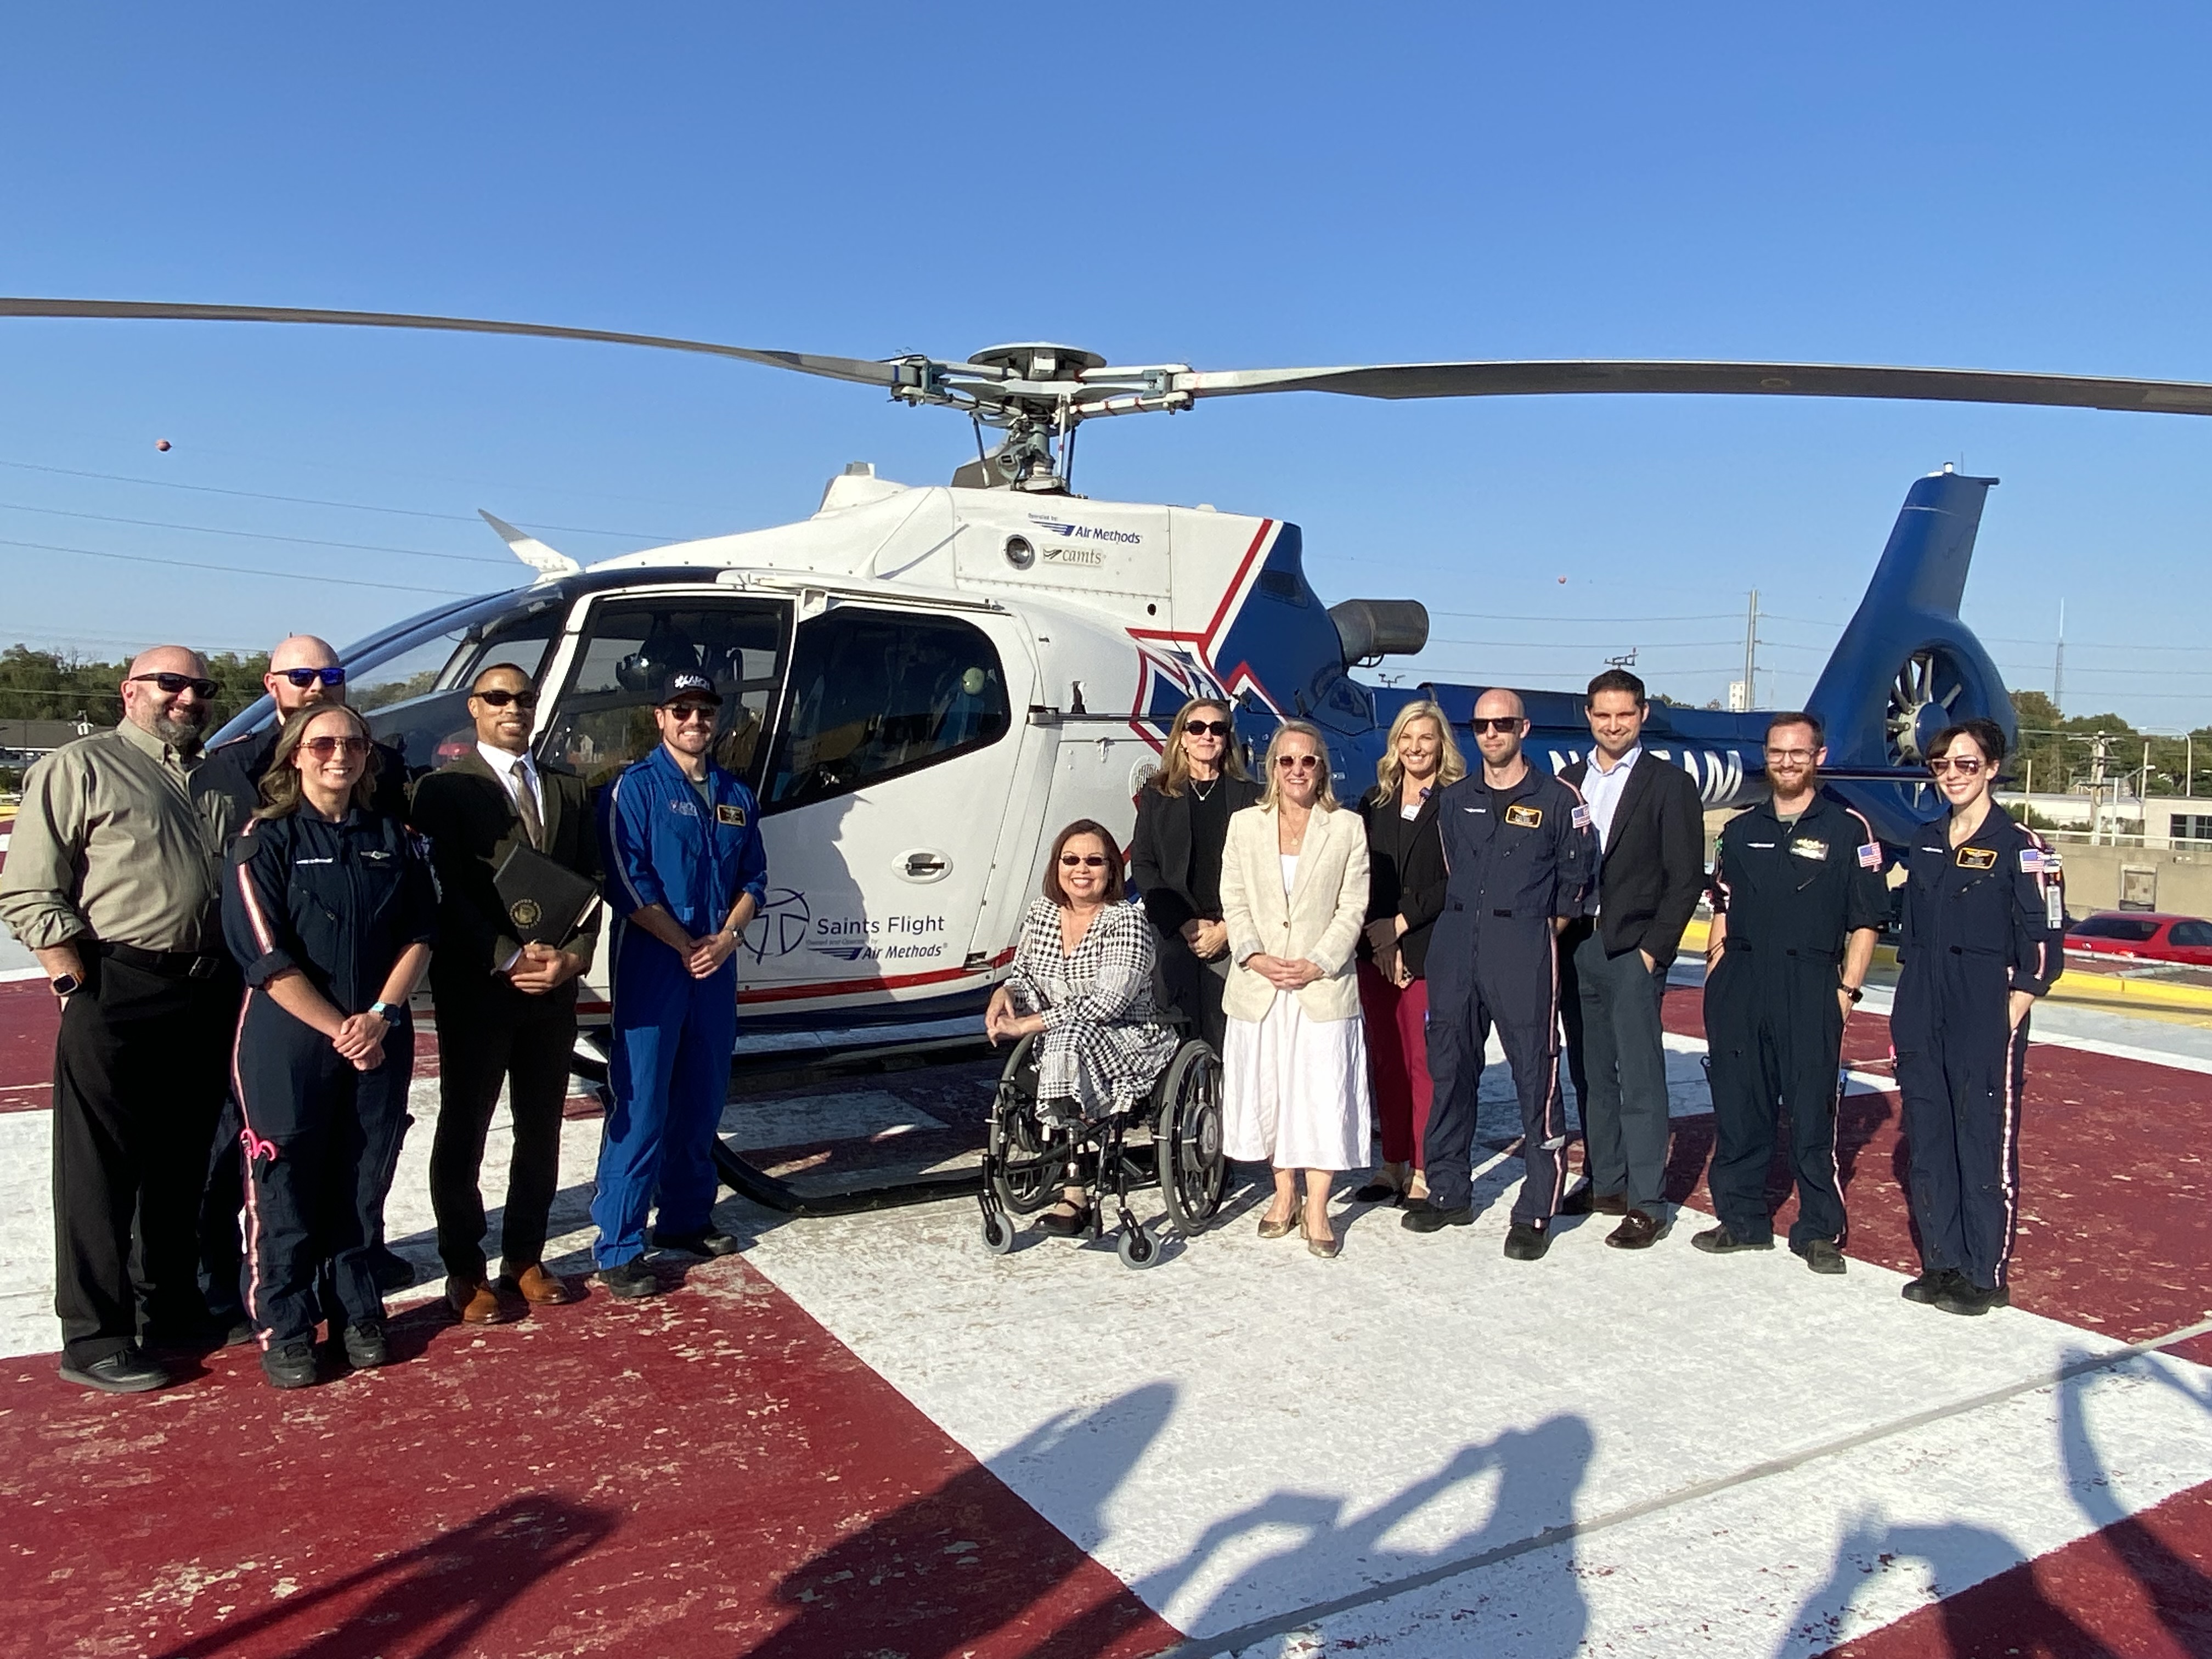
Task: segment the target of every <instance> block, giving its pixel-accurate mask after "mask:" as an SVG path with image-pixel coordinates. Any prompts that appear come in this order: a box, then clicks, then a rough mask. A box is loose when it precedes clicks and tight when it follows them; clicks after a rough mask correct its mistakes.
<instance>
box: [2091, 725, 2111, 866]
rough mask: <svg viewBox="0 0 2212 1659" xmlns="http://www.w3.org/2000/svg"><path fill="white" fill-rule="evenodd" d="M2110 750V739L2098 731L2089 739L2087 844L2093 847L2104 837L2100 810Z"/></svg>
mask: <svg viewBox="0 0 2212 1659" xmlns="http://www.w3.org/2000/svg"><path fill="white" fill-rule="evenodd" d="M2111 752H2112V740H2111V739H2110V738H2107V737H2106V735H2105V734H2104V733H2103V732H2098V733H2097V734H2096V735H2095V736H2094V737H2093V738H2090V739H2089V844H2090V845H2091V846H2092V847H2094V846H2095V845H2096V844H2097V843H2098V842H2100V841H2102V840H2103V839H2104V837H2103V836H2102V835H2101V834H2100V830H2102V829H2103V828H2104V813H2103V812H2102V811H2100V808H2101V807H2102V806H2103V805H2104V799H2105V761H2106V757H2108V756H2109V755H2110V754H2111Z"/></svg>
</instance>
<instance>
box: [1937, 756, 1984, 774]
mask: <svg viewBox="0 0 2212 1659" xmlns="http://www.w3.org/2000/svg"><path fill="white" fill-rule="evenodd" d="M1987 764H1989V763H1988V762H1986V761H1984V760H1982V759H1980V758H1979V757H1976V756H1972V755H1969V756H1966V757H1965V758H1963V759H1960V760H1953V759H1952V758H1951V757H1949V756H1948V755H1945V756H1942V757H1939V758H1937V759H1936V760H1932V761H1929V763H1928V769H1929V771H1930V772H1933V773H1934V774H1935V775H1936V776H1937V777H1939V778H1940V777H1942V775H1944V774H1945V773H1946V772H1956V773H1957V774H1958V775H1960V777H1962V778H1971V777H1972V776H1974V775H1976V774H1977V773H1978V772H1979V771H1980V770H1981V769H1982V768H1983V767H1984V766H1986V765H1987Z"/></svg>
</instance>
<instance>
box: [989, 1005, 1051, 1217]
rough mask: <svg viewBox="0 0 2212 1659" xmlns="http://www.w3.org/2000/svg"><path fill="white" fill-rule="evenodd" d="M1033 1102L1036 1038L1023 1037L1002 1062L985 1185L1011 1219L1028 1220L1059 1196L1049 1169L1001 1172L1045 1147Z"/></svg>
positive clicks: (1037, 1154) (1039, 1155) (1037, 1155)
mask: <svg viewBox="0 0 2212 1659" xmlns="http://www.w3.org/2000/svg"><path fill="white" fill-rule="evenodd" d="M1036 1103H1037V1073H1036V1038H1034V1037H1024V1038H1023V1039H1022V1040H1021V1041H1020V1042H1018V1043H1016V1044H1015V1045H1014V1052H1013V1053H1012V1054H1009V1055H1008V1056H1007V1057H1006V1070H1005V1071H1004V1072H1002V1073H1000V1075H999V1097H998V1100H997V1101H996V1102H995V1103H994V1105H993V1107H992V1109H991V1159H992V1171H991V1186H992V1188H993V1190H994V1191H995V1192H996V1193H997V1194H998V1197H999V1202H1000V1204H1002V1205H1004V1206H1006V1209H1007V1210H1008V1211H1009V1212H1012V1213H1013V1214H1015V1215H1034V1214H1035V1213H1036V1212H1037V1211H1039V1210H1042V1208H1044V1206H1046V1205H1048V1204H1049V1203H1051V1202H1052V1201H1053V1200H1054V1199H1055V1198H1056V1197H1058V1196H1059V1194H1060V1182H1059V1180H1058V1178H1057V1177H1056V1176H1055V1175H1054V1172H1053V1171H1052V1170H1049V1169H1046V1168H1042V1167H1040V1168H1037V1169H1034V1170H1012V1171H1008V1170H1006V1167H1005V1166H1006V1164H1029V1163H1031V1162H1034V1161H1035V1160H1036V1159H1038V1158H1042V1157H1043V1155H1044V1153H1045V1151H1046V1149H1047V1147H1048V1145H1049V1143H1048V1141H1047V1140H1046V1139H1045V1133H1044V1127H1043V1125H1042V1124H1040V1123H1039V1122H1038V1121H1037V1115H1036Z"/></svg>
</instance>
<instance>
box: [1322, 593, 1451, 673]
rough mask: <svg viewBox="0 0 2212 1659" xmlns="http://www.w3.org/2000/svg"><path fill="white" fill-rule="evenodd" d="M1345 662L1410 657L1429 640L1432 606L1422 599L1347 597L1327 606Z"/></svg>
mask: <svg viewBox="0 0 2212 1659" xmlns="http://www.w3.org/2000/svg"><path fill="white" fill-rule="evenodd" d="M1328 619H1329V620H1330V621H1331V622H1333V623H1335V624H1336V637H1337V642H1338V644H1339V645H1340V647H1342V649H1343V653H1344V665H1345V666H1346V668H1358V667H1362V666H1365V665H1370V664H1373V663H1378V662H1380V661H1382V660H1383V658H1385V657H1410V656H1412V655H1413V653H1415V652H1417V651H1419V650H1421V649H1422V648H1424V647H1425V646H1426V645H1427V644H1428V642H1429V608H1428V606H1426V605H1423V604H1422V603H1421V602H1420V601H1419V599H1346V600H1344V601H1343V602H1342V603H1340V604H1338V605H1331V606H1329V608H1328Z"/></svg>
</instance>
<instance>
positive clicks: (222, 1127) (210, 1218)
mask: <svg viewBox="0 0 2212 1659" xmlns="http://www.w3.org/2000/svg"><path fill="white" fill-rule="evenodd" d="M244 1127H246V1121H245V1120H244V1119H243V1118H241V1117H240V1116H239V1115H238V1101H237V1098H236V1097H234V1096H232V1095H230V1094H228V1093H226V1094H225V1096H224V1098H223V1103H222V1119H221V1121H219V1122H218V1123H217V1125H216V1133H215V1144H214V1145H213V1146H211V1147H210V1149H209V1152H208V1172H207V1187H206V1189H205V1190H204V1191H203V1192H202V1193H201V1194H200V1292H201V1294H202V1295H204V1296H205V1297H207V1304H208V1315H209V1316H210V1318H212V1319H214V1320H216V1321H218V1322H222V1323H226V1324H228V1323H230V1322H234V1321H235V1320H238V1319H240V1318H243V1317H244V1316H245V1310H246V1302H245V1297H246V1288H245V1279H244V1273H245V1264H246V1253H245V1250H244V1249H243V1248H242V1247H241V1245H240V1240H239V1218H240V1214H241V1212H243V1211H244V1210H245V1208H246V1153H245V1151H244V1149H243V1148H241V1147H240V1145H239V1139H238V1137H239V1132H240V1130H241V1129H243V1128H244Z"/></svg>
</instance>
